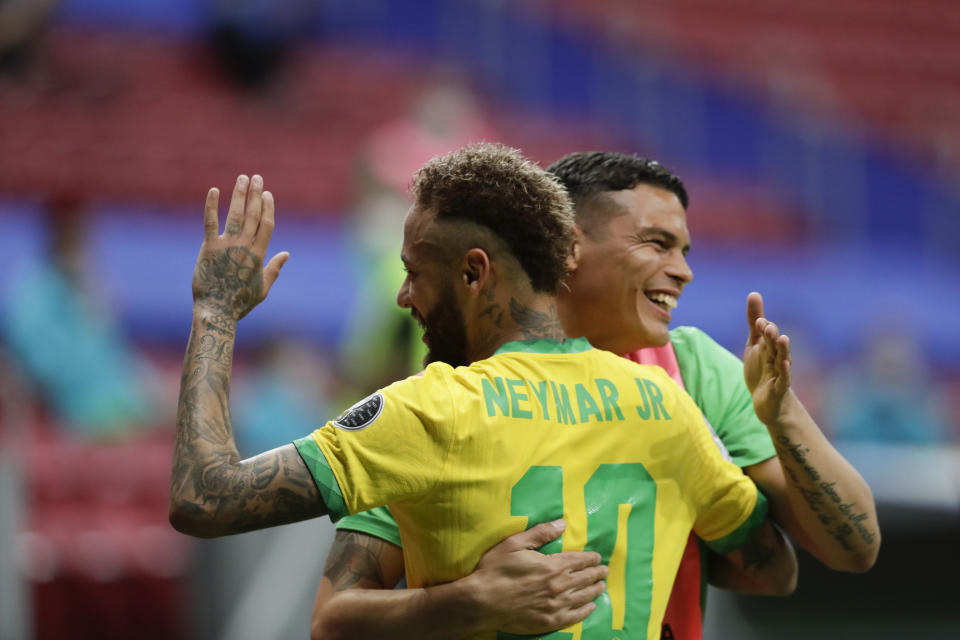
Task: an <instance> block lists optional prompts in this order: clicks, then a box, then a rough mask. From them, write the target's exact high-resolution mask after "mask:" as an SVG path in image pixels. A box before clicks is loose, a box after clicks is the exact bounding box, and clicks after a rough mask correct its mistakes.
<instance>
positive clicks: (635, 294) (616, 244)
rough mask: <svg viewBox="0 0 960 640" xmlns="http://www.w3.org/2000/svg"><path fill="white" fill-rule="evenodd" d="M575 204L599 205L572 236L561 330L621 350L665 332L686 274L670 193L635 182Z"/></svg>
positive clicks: (659, 340) (678, 213)
mask: <svg viewBox="0 0 960 640" xmlns="http://www.w3.org/2000/svg"><path fill="white" fill-rule="evenodd" d="M578 206H583V207H602V208H603V210H602V211H598V212H596V215H593V216H590V217H589V219H590V220H591V222H590V223H588V225H587V228H586V229H584V230H583V234H582V237H581V239H580V263H579V266H578V267H577V270H576V271H575V272H574V274H573V276H572V277H571V279H570V291H569V292H563V293H562V294H561V296H560V315H561V318H562V319H563V326H564V329H565V331H566V332H567V335H570V336H573V337H578V336H586V337H587V339H588V340H590V342H591V344H593V345H594V346H595V347H598V348H601V349H606V350H609V351H613V352H615V353H620V354H623V353H628V352H630V351H634V350H636V349H640V348H644V347H653V346H661V345H664V344H666V343H667V340H669V324H670V320H671V319H672V316H671V312H672V310H673V309H674V308H676V306H677V299H678V298H679V297H680V294H681V292H682V291H683V288H684V287H685V286H686V285H687V283H689V282H690V281H691V280H692V279H693V272H692V271H691V270H690V267H689V266H688V265H687V261H686V257H685V256H686V254H687V251H689V249H690V234H689V232H688V231H687V221H686V215H685V212H684V209H683V205H681V203H680V201H679V200H678V199H677V196H676V195H674V194H673V193H671V192H670V191H668V190H666V189H662V188H660V187H656V186H651V185H647V184H639V185H637V186H636V187H634V188H633V189H624V190H621V191H608V192H605V193H603V194H601V195H599V196H597V197H595V198H591V199H590V200H588V201H587V202H584V203H582V204H580V205H578Z"/></svg>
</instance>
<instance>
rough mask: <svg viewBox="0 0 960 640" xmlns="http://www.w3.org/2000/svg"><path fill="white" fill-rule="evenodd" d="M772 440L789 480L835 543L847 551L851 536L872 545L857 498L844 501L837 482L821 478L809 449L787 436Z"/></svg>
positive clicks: (871, 534)
mask: <svg viewBox="0 0 960 640" xmlns="http://www.w3.org/2000/svg"><path fill="white" fill-rule="evenodd" d="M774 444H775V445H776V448H777V452H778V454H779V457H780V462H781V465H782V466H783V470H784V472H785V473H786V474H787V476H788V478H789V481H790V482H791V483H792V484H793V486H794V487H795V488H796V489H797V491H798V493H799V494H800V495H801V496H802V497H803V499H804V501H805V502H806V504H807V506H808V507H809V508H810V510H811V511H813V512H814V513H815V514H816V517H817V520H818V521H819V522H820V524H821V525H822V526H823V527H824V529H825V530H826V531H827V532H828V533H829V534H830V537H832V538H833V539H834V540H835V541H836V542H837V544H838V545H840V546H841V547H842V548H843V549H844V550H846V551H851V552H852V551H854V547H853V544H852V542H851V540H850V538H851V536H853V535H854V534H856V536H858V537H859V538H860V540H861V541H862V542H863V543H865V544H867V545H872V544H873V543H874V542H875V540H876V534H875V533H874V531H872V530H871V527H872V526H875V525H871V524H870V522H869V520H870V516H868V515H867V514H866V513H865V512H858V509H857V508H856V506H857V503H856V502H844V498H843V497H842V496H841V495H840V494H839V492H838V491H837V483H836V482H831V481H830V480H829V479H827V478H824V477H823V476H822V474H821V473H820V471H819V470H818V469H817V468H816V467H814V466H813V465H812V464H811V463H810V462H809V460H808V459H807V454H808V453H809V452H810V449H809V448H808V447H806V446H804V445H803V444H801V443H797V442H793V441H792V440H790V438H788V437H786V436H779V437H777V438H776V440H775V442H774Z"/></svg>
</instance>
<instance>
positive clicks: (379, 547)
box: [310, 522, 607, 640]
mask: <svg viewBox="0 0 960 640" xmlns="http://www.w3.org/2000/svg"><path fill="white" fill-rule="evenodd" d="M562 532H563V526H558V523H553V522H547V523H543V524H540V525H537V526H535V527H532V528H531V529H529V530H527V531H523V532H521V533H518V534H515V535H513V536H510V537H509V538H507V539H506V540H504V541H503V542H501V543H500V544H498V545H497V546H495V547H493V548H492V549H490V550H489V551H488V552H487V553H486V554H485V555H484V556H483V558H482V559H481V560H480V563H479V564H478V565H477V569H476V570H475V571H474V572H473V573H472V574H470V575H468V576H466V577H464V578H461V579H459V580H456V581H454V582H451V583H449V584H442V585H436V586H432V587H427V588H424V589H399V590H394V589H393V587H394V586H395V585H396V584H397V582H398V581H399V579H400V576H401V575H402V574H403V551H402V550H401V549H400V547H397V546H395V545H393V544H390V543H389V542H384V541H383V540H380V539H379V538H375V537H373V536H370V535H367V534H365V533H359V532H355V531H338V532H337V535H336V538H335V539H334V542H333V547H332V548H331V549H330V555H329V556H328V557H327V566H326V568H325V569H324V574H323V580H322V581H321V583H320V588H319V589H318V590H317V599H316V602H315V604H314V609H313V620H312V623H311V628H310V637H311V638H312V639H313V640H346V639H362V640H378V639H380V638H383V639H384V640H398V639H404V638H410V639H415V640H432V639H437V640H441V639H442V640H458V639H460V638H471V637H474V636H475V635H476V634H478V633H483V632H488V631H495V630H500V631H507V632H509V633H514V634H533V633H546V632H548V631H554V630H556V629H562V628H564V627H567V626H569V625H571V624H574V623H575V622H579V621H580V620H582V619H583V618H585V617H586V616H587V615H588V614H589V613H590V612H591V611H593V610H594V609H595V608H596V605H594V603H593V600H594V599H595V598H596V597H597V596H598V595H600V594H601V593H602V592H603V591H604V589H605V586H606V585H605V584H604V583H603V581H602V580H603V578H604V577H605V576H606V575H607V568H606V567H605V566H603V565H599V564H598V563H599V562H600V555H599V554H597V553H593V552H582V551H570V552H565V553H558V554H552V555H543V554H541V553H539V552H537V551H535V549H537V548H538V547H540V546H542V545H543V544H546V543H547V542H550V541H551V540H553V539H556V538H557V537H558V536H559V535H560V534H561V533H562Z"/></svg>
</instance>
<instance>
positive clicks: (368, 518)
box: [337, 507, 403, 547]
mask: <svg viewBox="0 0 960 640" xmlns="http://www.w3.org/2000/svg"><path fill="white" fill-rule="evenodd" d="M337 529H340V530H343V529H346V530H349V531H359V532H361V533H367V534H370V535H371V536H374V537H376V538H380V539H381V540H386V541H387V542H390V543H392V544H395V545H397V546H398V547H400V546H403V545H402V544H401V542H400V529H399V528H398V527H397V522H396V521H395V520H394V519H393V514H391V513H390V509H389V507H377V508H376V509H370V510H369V511H364V512H362V513H357V514H354V515H352V516H346V517H345V518H344V519H343V520H341V521H340V522H338V523H337Z"/></svg>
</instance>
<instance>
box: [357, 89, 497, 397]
mask: <svg viewBox="0 0 960 640" xmlns="http://www.w3.org/2000/svg"><path fill="white" fill-rule="evenodd" d="M495 139H496V135H495V133H494V131H493V129H492V127H491V125H490V124H489V123H488V122H487V119H486V118H485V116H484V114H483V113H482V111H481V109H480V107H479V105H478V104H477V101H476V99H475V98H474V96H473V94H472V93H471V91H470V90H469V89H468V88H467V87H466V86H464V85H463V84H462V83H461V82H458V81H457V80H456V79H452V78H448V77H441V78H439V79H437V80H435V81H434V82H433V83H431V84H429V85H428V86H427V87H426V88H425V89H424V90H423V91H421V92H420V94H419V95H418V96H417V97H416V98H415V100H414V101H413V104H412V105H411V106H410V108H409V110H408V112H407V113H406V114H405V115H404V116H402V117H400V118H398V119H397V120H394V121H393V122H389V123H387V124H386V125H384V126H383V127H381V128H380V129H378V130H376V131H374V132H373V134H372V135H371V137H370V139H369V140H368V142H367V144H366V145H365V146H364V148H363V149H362V151H361V154H360V157H359V163H358V167H357V174H356V182H355V184H354V206H353V211H352V214H353V215H352V216H351V217H350V219H349V224H350V235H351V239H352V242H353V245H354V254H355V255H356V256H357V258H358V262H357V264H358V265H359V267H360V269H361V272H362V273H361V287H360V291H359V295H358V296H357V300H356V303H355V306H354V307H353V309H351V310H349V311H348V316H349V318H350V319H349V321H348V322H347V325H346V326H347V327H349V329H348V330H349V332H350V334H349V335H348V337H347V340H346V343H345V348H344V350H343V352H342V353H341V367H342V368H343V371H344V372H345V374H346V375H347V376H348V379H349V380H350V381H351V382H352V384H353V385H354V389H355V390H356V391H355V393H360V394H361V395H362V394H363V393H367V392H369V391H373V390H374V389H376V388H378V387H381V386H384V385H386V384H389V383H391V382H393V381H395V380H399V379H401V378H405V377H407V376H408V375H410V374H411V373H414V372H416V371H419V370H420V369H422V368H423V356H424V355H425V354H426V348H425V347H424V345H423V343H422V342H421V341H420V336H421V331H420V328H419V327H418V326H417V324H416V322H415V321H414V320H413V318H412V316H411V315H410V312H409V311H407V310H406V309H401V308H400V307H398V306H397V305H396V302H395V301H396V296H397V290H398V289H399V288H400V285H401V283H402V282H403V278H404V273H403V265H402V264H401V262H400V256H399V254H398V253H397V247H399V246H400V240H401V237H402V233H403V215H404V213H405V212H406V211H407V209H409V208H410V196H409V193H408V189H409V187H410V184H411V181H412V178H413V172H414V171H416V170H417V169H418V168H419V167H421V166H423V164H424V163H425V162H426V161H427V160H429V159H430V158H432V157H433V156H436V155H440V154H443V153H447V152H449V151H452V150H454V149H457V148H459V147H462V146H463V145H465V144H468V143H470V142H478V141H483V140H488V141H489V140H495Z"/></svg>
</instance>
